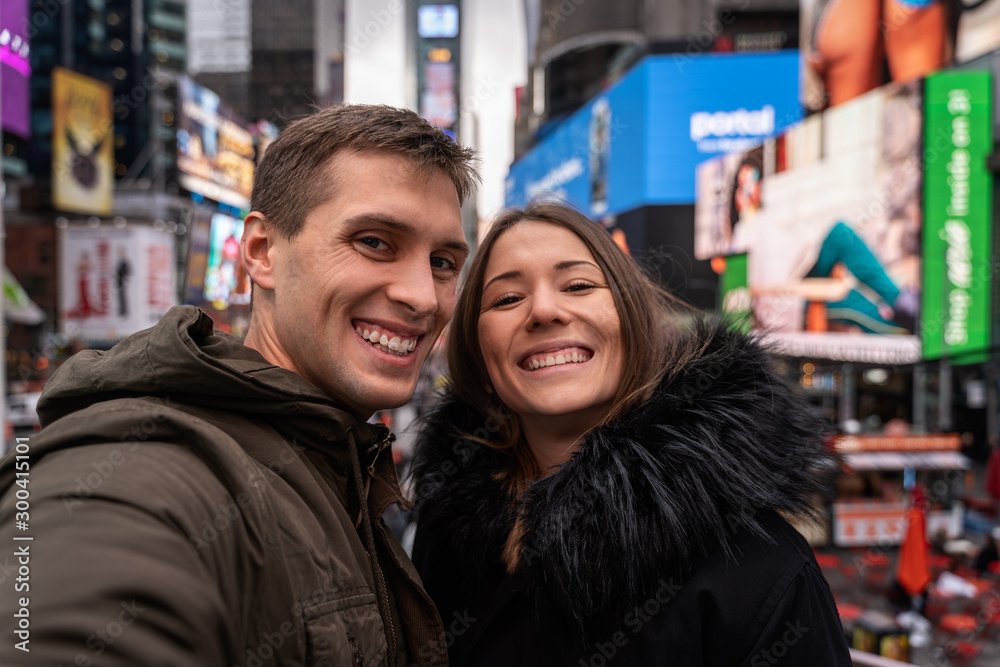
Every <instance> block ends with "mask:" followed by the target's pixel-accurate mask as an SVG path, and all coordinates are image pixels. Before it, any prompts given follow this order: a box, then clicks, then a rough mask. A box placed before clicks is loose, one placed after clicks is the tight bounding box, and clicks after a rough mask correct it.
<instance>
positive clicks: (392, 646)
mask: <svg viewBox="0 0 1000 667" xmlns="http://www.w3.org/2000/svg"><path fill="white" fill-rule="evenodd" d="M395 439H396V436H394V435H393V434H392V433H387V434H386V436H385V438H384V439H383V440H382V442H380V443H379V444H378V450H377V451H376V452H375V458H373V459H372V462H371V463H370V464H369V465H368V481H367V482H366V483H365V502H368V489H369V488H370V485H371V479H372V477H374V476H375V462H376V461H378V457H379V454H381V453H382V451H383V450H385V449H388V448H389V446H390V445H392V441H393V440H395ZM373 555H374V556H375V568H376V569H377V570H378V576H379V579H381V580H382V596H383V597H384V598H385V612H386V616H387V617H388V621H389V634H390V638H391V641H390V643H389V655H390V658H391V659H390V660H389V665H395V664H396V650H397V646H396V625H395V623H393V621H392V605H391V604H390V602H389V587H388V586H387V585H386V581H385V574H384V573H383V572H382V565H381V564H380V563H379V561H378V554H373Z"/></svg>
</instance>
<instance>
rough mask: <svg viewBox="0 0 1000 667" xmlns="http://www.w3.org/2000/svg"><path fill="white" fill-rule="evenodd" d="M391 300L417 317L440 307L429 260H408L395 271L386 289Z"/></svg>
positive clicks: (425, 315) (428, 313) (433, 311)
mask: <svg viewBox="0 0 1000 667" xmlns="http://www.w3.org/2000/svg"><path fill="white" fill-rule="evenodd" d="M387 293H388V296H389V298H390V299H391V300H393V301H395V302H397V303H400V304H402V305H404V306H406V307H407V308H408V309H410V310H411V311H412V312H413V314H414V315H416V316H418V317H427V316H429V315H433V314H434V313H436V312H437V310H438V308H439V307H440V305H441V304H440V301H439V299H438V293H437V285H436V284H435V281H434V274H433V271H432V269H431V265H430V260H427V259H424V260H423V261H419V262H417V261H413V262H408V263H407V264H406V266H405V267H401V270H400V271H399V272H398V273H397V275H396V276H395V278H394V280H393V281H392V283H391V284H390V285H389V288H388V290H387Z"/></svg>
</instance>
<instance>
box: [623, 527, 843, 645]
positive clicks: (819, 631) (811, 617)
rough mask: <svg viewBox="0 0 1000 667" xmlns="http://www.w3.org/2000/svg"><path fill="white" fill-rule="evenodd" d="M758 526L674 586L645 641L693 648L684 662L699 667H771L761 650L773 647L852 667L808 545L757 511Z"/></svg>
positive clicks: (736, 533) (737, 533)
mask: <svg viewBox="0 0 1000 667" xmlns="http://www.w3.org/2000/svg"><path fill="white" fill-rule="evenodd" d="M758 526H759V527H761V528H763V529H764V530H763V531H759V530H747V529H745V528H743V527H735V528H734V529H733V531H732V532H733V534H732V539H731V540H730V541H729V543H728V545H727V546H719V547H718V548H716V549H715V550H714V551H713V552H712V553H711V554H709V556H708V557H707V558H706V559H705V561H703V563H702V564H701V565H700V566H699V567H697V568H695V570H694V571H693V572H692V573H691V576H690V577H689V578H688V579H687V580H686V581H684V582H681V583H680V584H679V585H677V586H676V587H675V590H674V599H673V600H672V603H671V604H670V605H669V607H667V609H666V613H665V614H664V615H663V616H662V617H660V618H659V623H657V624H655V625H654V627H652V628H650V631H649V636H650V637H653V636H657V635H660V636H662V634H663V633H666V634H668V635H671V636H673V637H674V640H673V642H672V643H673V644H674V645H675V646H677V647H685V646H688V644H690V647H689V648H688V649H686V650H689V651H690V656H689V657H691V658H694V659H697V660H699V661H701V662H702V664H734V665H735V664H739V665H757V664H771V663H769V662H767V656H766V655H765V652H767V651H770V650H772V647H774V646H775V645H776V644H778V645H780V647H779V651H783V652H787V653H788V655H799V656H803V657H809V658H810V662H812V661H813V659H814V658H815V657H816V656H826V657H825V658H824V660H826V661H825V662H824V661H821V662H820V663H818V664H823V665H850V664H851V663H850V660H849V656H848V653H847V648H846V641H845V639H844V637H843V634H842V628H841V625H840V621H839V617H838V616H837V611H836V604H835V602H834V600H833V596H832V594H831V593H830V589H829V586H828V585H827V583H826V581H825V579H824V578H823V574H822V572H821V571H820V569H819V567H818V566H817V564H816V559H815V557H814V555H813V552H812V549H811V547H809V545H808V543H807V542H806V541H805V539H804V538H803V537H802V535H801V534H799V533H798V531H797V530H796V529H795V528H793V527H792V526H791V525H790V524H789V523H788V522H787V521H785V520H784V519H783V518H782V517H781V516H780V515H778V514H777V513H776V512H773V511H765V512H762V515H761V516H760V517H758ZM668 583H669V582H668ZM685 637H688V638H691V639H690V640H685ZM637 648H638V647H637ZM681 650H682V651H683V650H685V649H683V648H682V649H681ZM775 655H777V654H775ZM755 657H759V658H760V660H758V661H757V662H754V660H753V659H754V658H755ZM761 661H763V662H761Z"/></svg>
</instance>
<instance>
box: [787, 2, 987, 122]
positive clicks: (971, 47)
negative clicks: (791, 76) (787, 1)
mask: <svg viewBox="0 0 1000 667" xmlns="http://www.w3.org/2000/svg"><path fill="white" fill-rule="evenodd" d="M799 6H800V20H801V34H802V40H801V44H802V47H801V48H802V51H803V55H804V56H805V58H804V61H805V66H804V67H803V69H802V71H803V77H804V81H803V86H802V90H803V102H804V104H805V106H806V107H807V108H808V109H809V110H811V111H820V110H822V109H825V108H827V107H831V106H836V105H838V104H842V103H844V102H847V101H849V100H852V99H854V98H855V97H857V96H858V95H861V94H863V93H866V92H868V91H870V90H874V89H875V88H878V87H879V86H881V85H882V84H885V83H889V82H890V81H895V82H900V83H902V82H907V81H912V80H914V79H917V78H920V77H924V76H927V75H928V74H932V73H933V72H935V71H937V70H939V69H941V68H943V67H945V66H947V65H950V64H952V63H964V62H968V61H969V60H972V59H973V58H977V57H979V56H981V55H984V54H986V53H989V52H990V51H994V50H996V49H997V48H1000V0H978V1H972V0H962V1H960V0H800V3H799ZM887 75H888V76H887Z"/></svg>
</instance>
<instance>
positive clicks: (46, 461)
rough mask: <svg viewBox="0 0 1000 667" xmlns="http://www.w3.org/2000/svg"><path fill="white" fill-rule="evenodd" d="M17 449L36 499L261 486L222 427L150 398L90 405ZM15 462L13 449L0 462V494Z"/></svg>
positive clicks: (136, 496)
mask: <svg viewBox="0 0 1000 667" xmlns="http://www.w3.org/2000/svg"><path fill="white" fill-rule="evenodd" d="M23 445H24V446H23V447H22V449H23V450H25V451H27V452H28V453H29V457H30V458H29V459H28V461H29V463H30V466H31V470H32V475H31V477H32V482H33V485H34V487H35V491H36V493H37V494H52V495H55V496H58V497H68V498H70V499H76V500H83V499H86V498H90V497H92V496H94V495H95V494H96V493H98V490H99V489H100V490H101V491H100V494H110V495H111V496H113V497H114V498H115V499H116V500H119V501H123V500H130V501H135V502H137V503H142V502H144V500H150V499H153V498H156V497H160V498H162V497H164V496H175V497H180V498H184V497H189V496H191V489H195V488H197V489H201V490H202V491H203V492H204V493H209V494H213V495H223V494H225V495H233V494H236V493H240V492H243V491H246V490H248V489H251V488H253V487H255V486H259V481H257V482H256V483H255V480H258V478H259V477H260V473H259V469H258V466H257V465H256V464H255V463H254V462H253V461H252V460H251V459H250V458H249V457H248V456H247V455H246V454H245V453H244V452H243V451H242V448H241V447H240V445H239V443H237V442H236V441H235V440H234V439H233V438H232V437H231V436H230V435H228V434H227V433H226V432H225V431H224V430H223V429H220V428H218V427H217V426H215V425H213V424H211V423H210V422H209V421H207V420H205V419H202V418H200V417H198V416H195V415H193V414H191V413H190V412H188V411H187V410H185V408H184V406H183V404H181V403H178V402H176V401H170V400H165V399H159V398H155V397H138V398H137V397H132V398H122V399H115V400H108V401H102V402H99V403H94V404H93V405H90V406H88V407H86V408H84V409H82V410H78V411H76V412H73V413H70V414H68V415H66V416H64V417H62V418H60V419H58V420H56V421H55V422H53V423H51V424H49V425H48V426H46V427H45V428H44V429H43V430H42V431H41V433H39V434H37V435H34V436H31V437H29V438H26V439H24V442H23ZM15 464H16V461H15V460H14V456H13V452H12V454H11V455H10V456H8V457H7V458H6V459H4V460H3V461H2V462H0V494H2V493H3V491H4V490H6V489H8V488H9V487H10V485H11V483H12V482H13V478H14V468H15ZM201 493H202V492H199V495H200V494H201ZM203 500H204V498H203Z"/></svg>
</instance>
